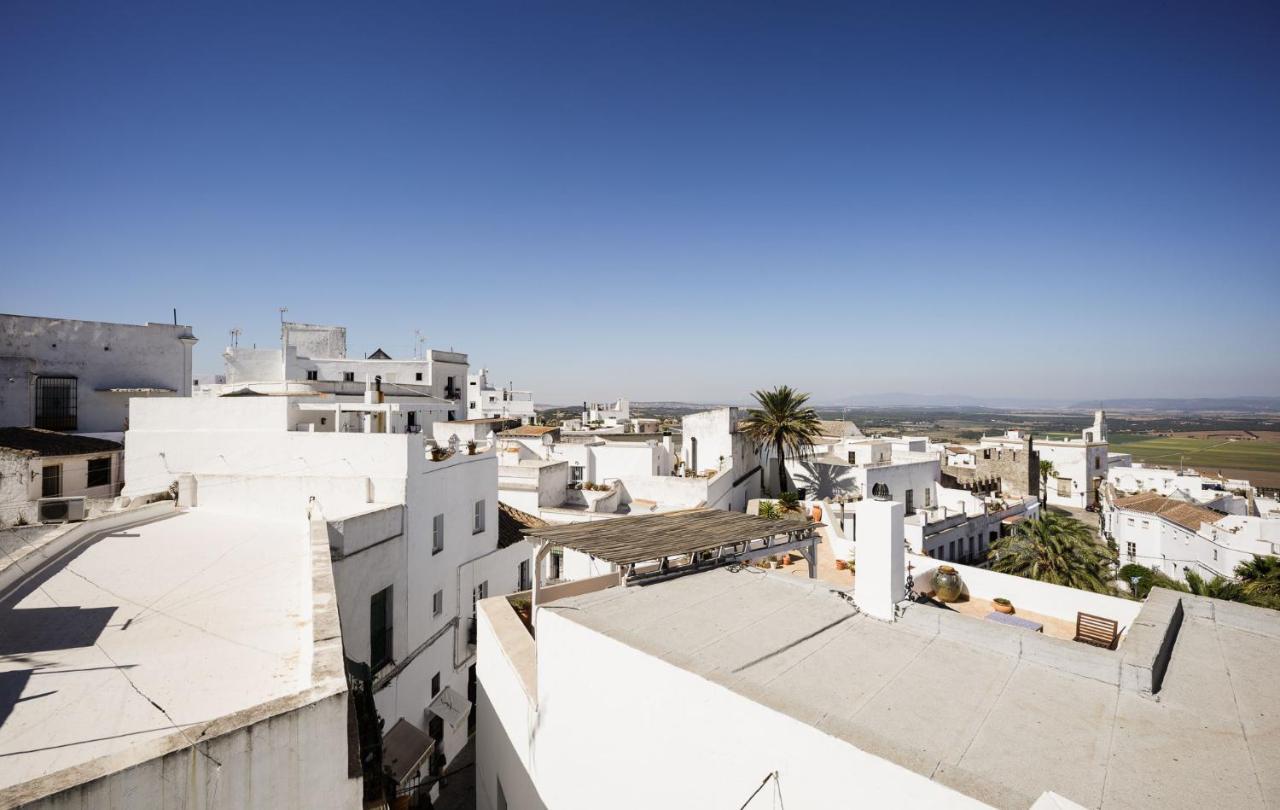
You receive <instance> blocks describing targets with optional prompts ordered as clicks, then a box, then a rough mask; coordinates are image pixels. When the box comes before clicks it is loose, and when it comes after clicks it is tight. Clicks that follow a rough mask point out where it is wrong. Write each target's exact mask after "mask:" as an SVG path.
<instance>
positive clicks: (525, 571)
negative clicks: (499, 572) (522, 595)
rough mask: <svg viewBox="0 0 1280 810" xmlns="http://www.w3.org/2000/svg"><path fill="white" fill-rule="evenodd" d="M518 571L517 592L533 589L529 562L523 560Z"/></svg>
mask: <svg viewBox="0 0 1280 810" xmlns="http://www.w3.org/2000/svg"><path fill="white" fill-rule="evenodd" d="M516 570H517V573H518V582H517V584H516V590H517V591H527V590H529V588H531V587H532V583H531V582H530V581H529V561H528V560H521V561H520V566H519V568H517V569H516Z"/></svg>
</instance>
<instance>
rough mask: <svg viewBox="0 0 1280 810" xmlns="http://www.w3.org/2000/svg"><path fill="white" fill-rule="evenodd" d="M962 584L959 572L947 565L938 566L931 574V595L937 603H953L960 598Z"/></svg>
mask: <svg viewBox="0 0 1280 810" xmlns="http://www.w3.org/2000/svg"><path fill="white" fill-rule="evenodd" d="M963 589H964V583H963V582H961V581H960V572H959V571H957V570H956V569H954V568H952V567H951V566H949V565H939V566H938V570H936V571H934V572H933V595H934V597H935V598H936V599H937V600H938V601H939V602H954V601H956V600H957V599H959V598H960V594H961V592H962V591H963Z"/></svg>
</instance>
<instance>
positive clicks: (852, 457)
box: [849, 450, 858, 464]
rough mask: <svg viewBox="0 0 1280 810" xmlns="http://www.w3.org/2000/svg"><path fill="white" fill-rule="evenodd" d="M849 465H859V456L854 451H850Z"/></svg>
mask: <svg viewBox="0 0 1280 810" xmlns="http://www.w3.org/2000/svg"><path fill="white" fill-rule="evenodd" d="M849 463H850V464H857V463H858V454H857V453H856V452H854V451H853V450H850V451H849Z"/></svg>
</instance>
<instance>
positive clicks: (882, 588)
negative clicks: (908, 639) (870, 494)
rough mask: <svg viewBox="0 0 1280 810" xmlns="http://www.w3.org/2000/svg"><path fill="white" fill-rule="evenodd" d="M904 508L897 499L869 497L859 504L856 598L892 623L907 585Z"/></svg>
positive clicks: (873, 614) (865, 610)
mask: <svg viewBox="0 0 1280 810" xmlns="http://www.w3.org/2000/svg"><path fill="white" fill-rule="evenodd" d="M905 515H906V510H905V507H903V505H902V504H901V503H898V502H897V501H890V500H876V499H875V498H870V499H868V500H864V501H859V502H858V505H857V516H858V520H857V524H856V525H857V531H856V534H857V538H856V540H857V542H856V545H855V548H854V562H855V563H856V569H855V575H854V580H853V601H854V602H855V603H856V604H857V605H858V609H859V610H861V611H862V612H863V613H865V614H867V615H868V616H870V617H872V618H873V619H880V620H881V621H886V622H891V621H893V620H894V606H895V605H896V604H897V603H898V602H900V601H902V599H903V595H904V593H905V591H904V589H905V587H906V565H905V563H906V556H905V552H904V551H903V545H902V519H903V517H905Z"/></svg>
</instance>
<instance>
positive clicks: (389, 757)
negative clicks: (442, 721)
mask: <svg viewBox="0 0 1280 810" xmlns="http://www.w3.org/2000/svg"><path fill="white" fill-rule="evenodd" d="M433 750H435V740H433V739H431V736H430V735H428V734H427V733H426V732H425V731H423V730H422V729H420V728H418V727H417V726H415V725H414V724H413V723H410V722H409V721H408V720H405V719H404V718H403V717H402V718H400V719H399V720H397V721H396V724H395V725H394V726H392V727H391V730H390V731H388V732H387V733H386V734H385V735H384V736H383V738H382V764H383V765H385V766H387V767H388V768H390V769H391V776H392V777H393V778H394V779H395V780H396V784H402V783H403V782H404V781H405V780H406V779H408V778H409V777H411V776H413V775H414V774H415V773H417V772H418V771H419V770H421V769H422V766H423V764H424V763H425V762H426V761H427V757H429V756H431V752H432V751H433Z"/></svg>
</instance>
